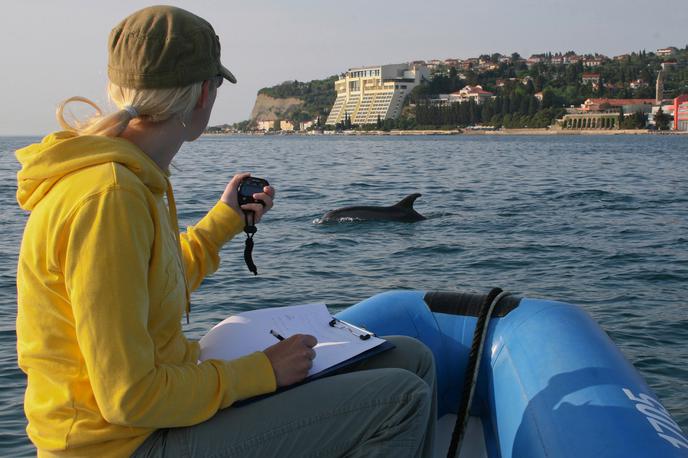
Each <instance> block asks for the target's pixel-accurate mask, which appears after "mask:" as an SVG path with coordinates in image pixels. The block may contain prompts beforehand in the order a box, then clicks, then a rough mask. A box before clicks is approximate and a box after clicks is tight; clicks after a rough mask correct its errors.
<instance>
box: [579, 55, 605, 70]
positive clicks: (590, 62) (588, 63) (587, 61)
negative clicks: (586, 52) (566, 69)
mask: <svg viewBox="0 0 688 458" xmlns="http://www.w3.org/2000/svg"><path fill="white" fill-rule="evenodd" d="M603 63H604V61H603V59H602V58H601V57H599V56H595V57H585V58H584V59H583V66H584V67H588V68H592V67H599V66H600V65H602V64H603Z"/></svg>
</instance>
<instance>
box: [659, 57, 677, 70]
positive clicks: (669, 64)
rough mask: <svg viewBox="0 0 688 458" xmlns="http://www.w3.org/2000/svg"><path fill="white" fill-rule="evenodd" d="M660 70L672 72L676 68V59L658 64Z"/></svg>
mask: <svg viewBox="0 0 688 458" xmlns="http://www.w3.org/2000/svg"><path fill="white" fill-rule="evenodd" d="M660 66H661V67H662V70H673V69H675V68H677V67H678V62H676V59H669V60H666V61H664V62H662V63H661V64H660Z"/></svg>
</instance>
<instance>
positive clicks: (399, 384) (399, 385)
mask: <svg viewBox="0 0 688 458" xmlns="http://www.w3.org/2000/svg"><path fill="white" fill-rule="evenodd" d="M384 371H385V372H386V374H385V377H386V378H388V380H389V382H390V384H391V385H394V386H395V387H396V389H397V390H398V394H400V395H401V397H403V398H405V399H407V400H408V401H409V402H410V403H417V404H418V407H419V408H421V409H423V408H424V406H425V405H429V404H430V401H431V400H432V389H431V387H430V386H428V384H427V383H426V382H425V381H423V379H421V378H420V377H419V376H418V375H416V374H414V373H413V372H411V371H408V370H406V369H397V368H390V369H384Z"/></svg>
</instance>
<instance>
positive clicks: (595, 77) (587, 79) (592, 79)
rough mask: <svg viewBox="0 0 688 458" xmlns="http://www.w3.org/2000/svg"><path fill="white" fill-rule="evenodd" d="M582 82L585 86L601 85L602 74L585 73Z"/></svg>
mask: <svg viewBox="0 0 688 458" xmlns="http://www.w3.org/2000/svg"><path fill="white" fill-rule="evenodd" d="M581 82H582V83H583V84H592V85H595V84H600V74H599V73H583V76H582V77H581Z"/></svg>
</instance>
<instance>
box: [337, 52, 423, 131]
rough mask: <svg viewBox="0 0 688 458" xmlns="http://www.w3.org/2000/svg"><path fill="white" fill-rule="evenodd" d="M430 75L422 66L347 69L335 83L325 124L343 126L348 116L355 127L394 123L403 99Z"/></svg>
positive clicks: (398, 65)
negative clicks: (335, 93)
mask: <svg viewBox="0 0 688 458" xmlns="http://www.w3.org/2000/svg"><path fill="white" fill-rule="evenodd" d="M428 76H429V72H428V69H427V68H426V67H425V66H421V65H408V64H396V65H381V66H377V67H361V68H352V69H349V71H347V72H346V73H345V74H344V75H342V76H340V77H339V80H337V81H335V83H334V88H335V90H336V91H337V98H336V99H335V101H334V105H333V106H332V110H331V111H330V115H329V116H328V117H327V122H326V124H332V125H334V124H337V123H338V122H342V121H343V120H344V118H345V115H348V116H349V118H350V119H351V122H352V123H354V124H374V123H376V122H377V120H378V117H379V118H380V119H388V118H393V119H396V118H398V117H399V115H400V114H401V108H402V106H403V104H404V99H405V98H406V96H407V95H408V94H409V93H410V92H411V90H412V89H413V88H414V87H416V86H418V85H419V84H420V82H421V81H422V79H423V78H426V79H427V78H428Z"/></svg>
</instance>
